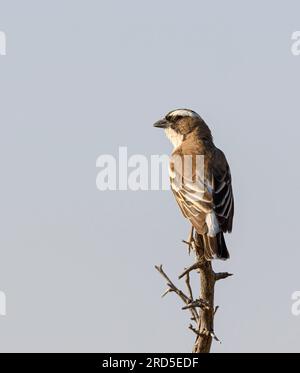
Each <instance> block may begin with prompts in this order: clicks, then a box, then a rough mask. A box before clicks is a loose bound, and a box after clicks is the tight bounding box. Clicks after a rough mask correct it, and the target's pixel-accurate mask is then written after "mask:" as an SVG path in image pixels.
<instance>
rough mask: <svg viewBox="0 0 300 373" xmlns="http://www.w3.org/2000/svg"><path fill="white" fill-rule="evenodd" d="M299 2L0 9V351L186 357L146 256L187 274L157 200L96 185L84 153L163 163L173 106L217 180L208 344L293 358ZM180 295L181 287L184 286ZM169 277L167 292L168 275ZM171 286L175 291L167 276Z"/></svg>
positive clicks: (171, 204)
mask: <svg viewBox="0 0 300 373" xmlns="http://www.w3.org/2000/svg"><path fill="white" fill-rule="evenodd" d="M299 14H300V3H299V1H285V2H274V1H271V0H269V1H264V2H262V1H258V0H256V1H243V2H241V1H237V0H236V1H233V0H228V1H226V2H224V1H221V0H220V1H209V2H208V1H199V0H197V1H196V0H194V1H192V0H187V1H177V0H164V1H158V0H153V1H140V0H139V1H138V0H127V1H121V0H118V1H116V0H106V1H100V0H99V1H95V0H94V1H93V0H88V1H83V0H81V1H76V0H72V1H71V0H63V1H62V0H59V1H58V0H51V1H42V2H41V1H38V0H35V1H34V0H27V1H21V0H19V1H16V0H9V1H8V0H7V1H3V0H0V30H2V31H4V32H5V33H6V36H7V55H6V56H0V123H1V136H0V170H1V184H0V190H1V197H0V200H1V210H0V227H1V229H0V232H1V233H0V289H1V290H2V291H4V292H5V294H6V297H7V315H6V316H1V317H0V351H1V352H189V351H191V348H192V345H193V341H194V335H193V334H192V333H191V331H190V330H188V325H189V315H188V314H187V313H186V312H185V311H182V310H181V303H180V301H179V299H177V297H176V296H175V295H173V294H170V295H168V296H167V297H166V298H164V299H163V300H162V299H161V298H160V295H161V293H162V292H163V291H164V290H165V283H164V280H163V279H162V278H161V277H160V275H159V274H158V273H157V272H156V271H155V269H154V265H155V264H163V265H164V268H165V270H166V271H167V273H168V274H169V275H170V277H172V278H173V279H174V280H176V278H177V276H178V274H179V273H181V271H182V269H183V268H184V267H185V266H187V265H189V264H191V263H192V261H193V258H192V257H189V256H188V254H187V251H186V247H185V245H184V244H182V243H181V240H182V239H185V238H186V237H187V235H188V231H189V225H188V223H187V222H186V221H185V220H184V219H183V217H182V216H181V214H180V211H179V209H178V207H177V205H176V203H175V201H174V199H173V196H172V193H171V192H169V191H138V192H133V191H110V192H109V191H107V192H100V191H99V190H97V188H96V183H95V181H96V176H97V173H98V171H99V170H97V168H96V166H95V165H96V159H97V157H98V156H99V155H101V154H112V155H115V156H117V155H118V148H119V146H127V147H128V153H129V155H131V154H144V155H146V156H147V157H150V155H151V154H164V153H167V154H168V153H170V152H171V150H172V147H171V144H170V143H169V142H168V140H167V138H166V137H165V136H164V134H163V133H162V132H161V131H159V130H157V129H154V128H153V127H152V123H153V122H155V121H156V120H158V119H160V118H161V117H162V116H163V115H164V114H165V113H166V112H168V111H170V110H172V109H175V108H178V107H188V108H191V109H193V110H195V111H197V112H198V113H199V114H200V115H201V116H202V117H203V118H204V119H205V120H206V121H207V123H208V124H209V126H210V128H211V130H212V132H213V135H214V139H215V144H216V145H217V146H218V147H220V148H221V149H222V150H223V151H224V152H225V154H226V156H227V159H228V161H229V163H230V166H231V170H232V175H233V187H234V194H235V205H236V213H235V220H234V229H233V233H232V234H231V235H229V236H228V235H227V237H226V241H227V244H228V247H229V250H230V253H231V259H230V260H229V261H227V262H215V263H214V267H215V268H216V270H222V271H229V272H232V273H234V276H233V277H231V278H229V279H227V280H224V281H222V282H220V283H218V284H217V285H216V297H215V301H216V304H218V305H219V306H220V309H219V310H218V312H217V314H216V319H215V333H216V334H217V336H218V337H219V338H220V339H221V340H222V344H221V345H218V344H216V343H214V344H213V347H212V351H213V352H299V350H300V346H299V336H300V316H298V317H296V316H293V315H292V312H291V307H292V303H293V301H292V300H291V295H292V293H293V292H294V291H297V290H300V276H299V263H300V250H299V236H298V231H299V224H298V221H299V213H298V211H299V207H300V206H299V200H298V191H299V186H300V176H299V172H298V171H299V163H298V161H299V136H300V131H299V89H300V56H298V57H296V56H293V55H292V53H291V45H292V41H291V35H292V33H293V32H294V31H296V30H300V19H299ZM193 279H194V281H195V286H196V287H197V277H196V275H195V274H194V277H193ZM176 283H177V284H178V285H179V284H180V282H176ZM181 285H182V286H183V287H184V281H182V284H181Z"/></svg>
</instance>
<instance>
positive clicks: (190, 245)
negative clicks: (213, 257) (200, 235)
mask: <svg viewBox="0 0 300 373" xmlns="http://www.w3.org/2000/svg"><path fill="white" fill-rule="evenodd" d="M182 242H183V243H185V244H186V245H188V253H189V254H190V253H191V251H192V250H194V249H195V247H194V245H195V239H194V227H192V229H191V232H190V235H189V238H188V240H187V241H185V240H182Z"/></svg>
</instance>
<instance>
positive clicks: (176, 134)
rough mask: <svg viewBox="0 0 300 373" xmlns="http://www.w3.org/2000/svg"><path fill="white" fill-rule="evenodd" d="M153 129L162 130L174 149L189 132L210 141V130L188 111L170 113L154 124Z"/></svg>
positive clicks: (179, 110) (194, 114)
mask: <svg viewBox="0 0 300 373" xmlns="http://www.w3.org/2000/svg"><path fill="white" fill-rule="evenodd" d="M154 127H157V128H163V129H164V130H165V132H166V135H167V137H168V138H169V140H170V141H171V142H172V144H173V145H174V147H177V146H179V145H180V144H181V143H182V141H184V139H185V138H186V136H187V135H188V134H190V133H191V132H197V133H198V135H199V136H200V137H207V138H210V139H211V134H210V130H209V128H208V126H207V125H206V123H205V122H204V120H203V119H202V118H201V117H200V115H199V114H197V113H196V112H195V111H193V110H189V109H176V110H173V111H170V112H169V113H168V114H167V115H166V116H165V117H164V118H163V119H160V120H159V121H157V122H156V123H154Z"/></svg>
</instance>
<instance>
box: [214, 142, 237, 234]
mask: <svg viewBox="0 0 300 373" xmlns="http://www.w3.org/2000/svg"><path fill="white" fill-rule="evenodd" d="M212 176H213V192H212V196H213V203H214V211H215V213H216V216H217V218H218V222H219V224H220V227H221V229H222V231H223V232H231V230H232V223H233V215H234V199H233V191H232V183H231V173H230V168H229V165H228V163H227V160H226V158H225V155H224V154H223V152H222V151H221V150H219V149H217V148H216V151H215V153H214V158H213V162H212Z"/></svg>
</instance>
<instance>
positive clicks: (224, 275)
mask: <svg viewBox="0 0 300 373" xmlns="http://www.w3.org/2000/svg"><path fill="white" fill-rule="evenodd" d="M229 276H233V274H232V273H228V272H219V273H215V280H216V281H218V280H222V279H224V278H227V277H229Z"/></svg>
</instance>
